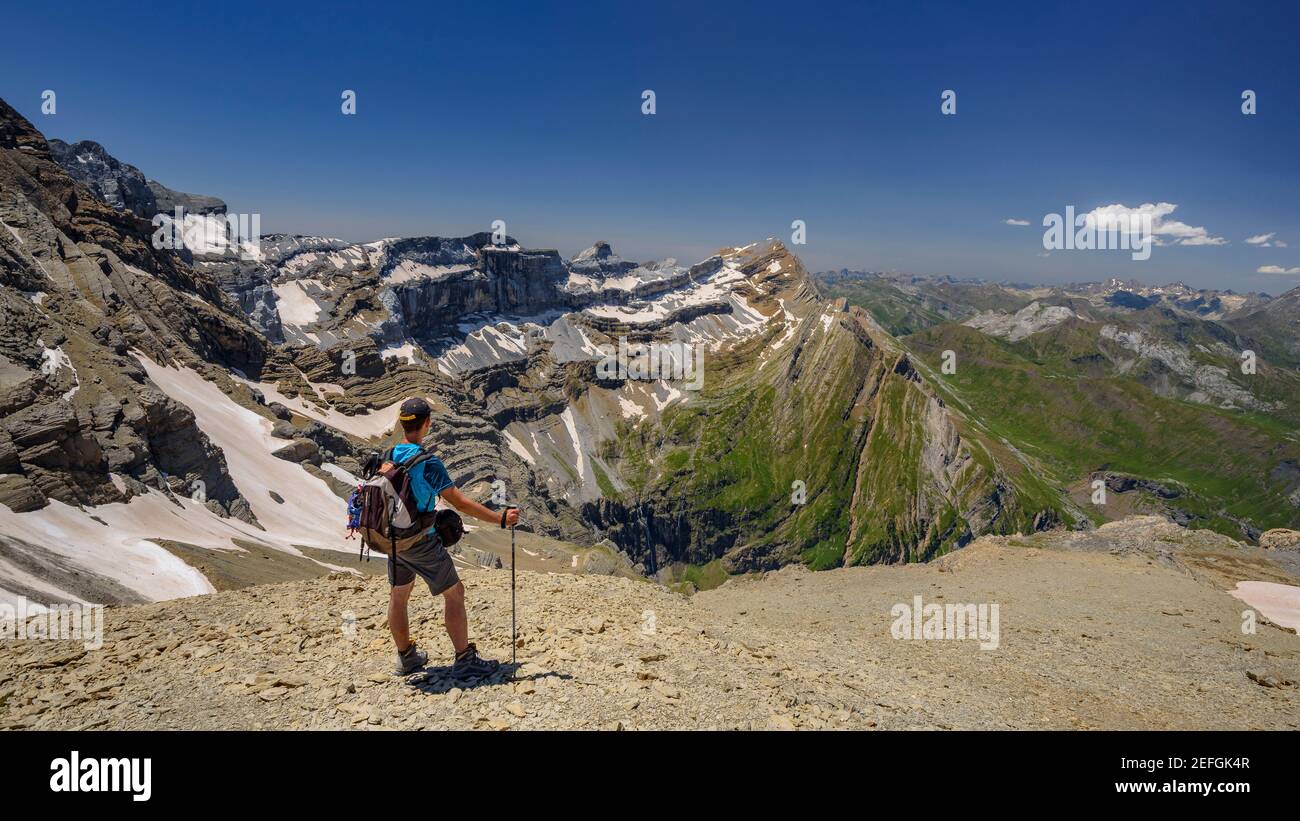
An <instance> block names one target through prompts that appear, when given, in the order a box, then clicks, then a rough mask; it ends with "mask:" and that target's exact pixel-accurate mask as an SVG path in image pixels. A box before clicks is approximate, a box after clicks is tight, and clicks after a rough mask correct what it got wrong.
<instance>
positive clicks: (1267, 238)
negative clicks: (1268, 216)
mask: <svg viewBox="0 0 1300 821" xmlns="http://www.w3.org/2000/svg"><path fill="white" fill-rule="evenodd" d="M1246 244H1247V245H1254V246H1255V247H1256V248H1285V247H1287V245H1286V243H1285V242H1283V241H1282V240H1280V239H1277V234H1275V233H1273V232H1272V231H1270V232H1269V233H1267V234H1256V235H1255V236H1253V237H1246Z"/></svg>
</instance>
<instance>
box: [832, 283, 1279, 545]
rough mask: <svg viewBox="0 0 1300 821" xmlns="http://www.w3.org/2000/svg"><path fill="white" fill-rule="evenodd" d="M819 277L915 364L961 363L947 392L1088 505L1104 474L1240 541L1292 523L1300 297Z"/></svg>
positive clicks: (1115, 484)
mask: <svg viewBox="0 0 1300 821" xmlns="http://www.w3.org/2000/svg"><path fill="white" fill-rule="evenodd" d="M818 278H819V280H820V281H821V282H822V283H823V287H824V288H825V290H826V291H827V292H828V293H829V294H831V295H834V296H839V297H841V298H843V299H846V300H847V301H848V302H850V303H851V304H855V305H859V306H860V307H862V308H864V309H865V310H867V311H868V312H870V313H871V314H872V316H873V317H874V318H876V320H877V321H879V322H880V323H881V324H882V325H883V326H885V327H886V328H887V329H889V330H890V331H891V333H893V334H895V335H897V337H898V339H899V342H900V344H901V345H903V346H904V347H906V348H907V349H908V350H910V351H912V352H914V353H915V354H916V355H917V356H919V357H920V358H922V359H925V360H927V361H931V360H934V359H935V358H937V357H939V356H940V355H941V352H942V351H944V350H951V351H954V352H955V353H956V356H957V362H958V363H959V364H958V367H957V372H956V373H955V374H953V375H952V376H951V377H949V378H947V379H944V380H942V381H941V383H940V384H941V385H942V388H943V394H944V395H945V396H946V397H947V398H948V399H949V401H951V402H952V403H953V404H955V405H957V406H959V407H962V408H964V409H967V410H969V412H970V413H972V414H973V415H974V416H975V417H977V418H979V419H980V420H981V421H982V423H983V424H984V425H986V426H987V427H988V429H989V430H990V432H992V433H994V434H995V435H997V436H999V437H1000V438H1003V439H1005V440H1006V441H1008V442H1012V443H1014V444H1015V446H1016V447H1018V448H1020V449H1023V450H1025V451H1026V452H1029V453H1032V454H1034V455H1036V456H1038V457H1039V458H1040V459H1042V464H1043V466H1044V468H1045V470H1046V473H1045V478H1048V479H1049V480H1050V481H1052V482H1054V483H1056V484H1058V485H1061V486H1065V487H1067V488H1070V489H1071V491H1070V492H1071V495H1072V496H1073V497H1074V498H1076V499H1078V500H1080V501H1081V502H1083V501H1086V500H1089V499H1090V498H1091V495H1090V493H1089V492H1087V491H1088V488H1089V487H1090V486H1091V485H1090V481H1092V480H1095V479H1096V478H1097V477H1101V479H1102V480H1104V481H1105V482H1106V483H1107V484H1108V486H1110V487H1111V488H1112V489H1113V488H1122V489H1123V490H1124V492H1125V495H1126V496H1129V497H1132V498H1126V499H1125V501H1124V504H1125V505H1129V504H1131V505H1135V506H1136V508H1137V509H1140V510H1152V511H1155V512H1160V513H1164V514H1166V515H1169V516H1171V517H1172V518H1174V519H1176V520H1179V521H1181V522H1184V523H1189V524H1191V525H1192V526H1199V527H1211V528H1214V529H1216V530H1219V531H1221V532H1224V533H1227V534H1229V535H1233V536H1236V537H1238V538H1241V537H1245V538H1247V539H1254V538H1256V537H1258V535H1259V532H1260V529H1261V528H1268V527H1282V526H1293V525H1294V523H1295V521H1296V515H1297V510H1300V460H1298V457H1300V453H1298V452H1297V428H1298V427H1300V408H1298V407H1297V401H1296V400H1297V398H1300V310H1298V308H1300V306H1298V305H1297V301H1298V300H1300V289H1294V290H1291V291H1288V292H1286V293H1285V294H1282V295H1281V296H1278V297H1269V296H1268V295H1265V294H1247V295H1239V294H1235V293H1233V292H1231V291H1214V290H1208V289H1193V288H1189V287H1188V286H1185V285H1182V284H1180V283H1174V284H1171V285H1164V286H1157V287H1147V286H1144V285H1142V284H1140V283H1137V282H1133V281H1120V280H1116V279H1112V280H1108V281H1106V282H1100V283H1083V284H1076V285H1066V286H1060V287H1046V286H1043V287H1030V286H1013V285H999V284H993V283H987V282H982V281H978V280H967V281H957V280H954V279H951V278H947V277H936V278H929V277H904V276H898V275H882V274H873V273H855V272H847V271H839V272H833V273H828V274H821V275H818ZM1251 366H1253V370H1252V369H1251ZM1246 371H1251V372H1246ZM1087 509H1089V510H1090V511H1091V512H1093V513H1094V514H1096V513H1100V512H1103V511H1099V510H1098V509H1097V508H1096V507H1095V506H1092V505H1089V506H1088V508H1087ZM1112 515H1113V514H1112ZM1107 518H1109V516H1107Z"/></svg>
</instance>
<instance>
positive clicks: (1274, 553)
mask: <svg viewBox="0 0 1300 821" xmlns="http://www.w3.org/2000/svg"><path fill="white" fill-rule="evenodd" d="M1291 536H1292V538H1291V540H1290V541H1289V542H1288V544H1291V545H1292V549H1291V550H1270V551H1265V550H1261V549H1259V548H1253V547H1249V546H1245V545H1242V544H1240V543H1236V542H1233V541H1232V540H1229V539H1226V538H1224V537H1222V536H1218V535H1216V534H1212V533H1207V532H1204V531H1199V532H1192V531H1186V530H1184V529H1182V528H1180V527H1178V526H1176V525H1172V524H1170V523H1168V522H1165V521H1163V520H1159V519H1155V518H1150V517H1147V518H1139V519H1132V520H1127V521H1125V522H1118V523H1112V524H1108V525H1105V526H1103V527H1101V528H1099V529H1097V530H1095V531H1091V532H1088V533H1063V532H1060V531H1057V532H1051V533H1040V534H1036V535H1034V536H1031V537H1028V538H1027V539H1026V538H1022V537H991V536H986V537H982V538H980V539H978V540H977V541H976V542H975V543H973V544H972V545H969V546H968V547H967V548H966V549H964V550H961V551H958V552H956V553H953V554H950V555H948V556H945V557H943V558H942V559H940V560H937V561H935V562H931V563H929V564H913V565H903V566H874V567H859V568H843V569H838V570H832V571H828V572H824V573H810V572H808V571H807V570H805V569H804V568H801V567H798V566H790V567H787V568H784V569H782V570H780V571H774V572H769V573H764V574H755V575H751V576H745V577H737V578H735V579H732V580H730V581H728V582H727V583H726V584H725V585H723V586H721V587H719V588H717V589H715V590H711V591H707V592H704V593H701V594H699V595H697V596H694V597H690V598H687V597H684V596H680V595H677V594H673V593H670V592H668V591H667V590H665V589H664V588H662V587H660V586H657V585H652V584H648V583H646V582H644V581H636V580H631V579H618V578H608V577H596V576H564V575H546V574H538V573H532V572H523V573H520V575H519V584H520V587H519V603H520V620H519V624H520V646H519V647H518V654H519V661H520V666H519V667H518V668H517V669H514V670H507V671H504V672H503V673H502V674H500V675H498V676H495V677H493V678H491V679H488V680H480V681H473V682H458V681H454V680H452V679H451V678H450V677H449V676H448V675H447V665H448V664H449V662H450V658H449V654H448V651H447V647H446V639H445V636H444V635H443V631H442V625H441V619H440V615H439V614H440V613H441V607H439V606H437V605H436V602H433V601H431V600H430V599H429V598H427V597H426V596H425V595H424V593H423V592H417V594H416V595H415V597H414V599H413V602H412V604H413V612H412V615H413V624H412V629H413V632H414V635H415V636H416V637H417V640H418V641H420V643H421V644H422V646H424V647H425V648H427V649H428V650H430V651H431V658H432V659H433V663H432V665H431V666H430V667H429V668H428V669H426V670H424V671H421V672H419V673H417V674H414V675H412V676H410V677H408V678H406V679H403V678H398V677H395V676H393V675H391V673H390V672H389V666H390V664H391V662H392V649H391V639H390V638H389V637H388V634H387V630H386V626H385V624H384V621H383V618H384V612H385V609H386V602H387V590H386V586H385V584H384V583H383V579H382V578H379V577H370V578H368V579H366V578H360V577H356V576H352V575H348V574H342V573H340V574H336V575H333V576H331V577H329V578H321V579H313V580H308V581H300V582H292V583H285V584H276V585H265V586H261V587H255V588H248V589H245V590H238V591H230V592H223V593H218V594H214V595H210V596H202V597H198V598H192V599H186V600H182V601H174V602H163V603H159V604H148V605H141V606H135V607H123V608H112V609H110V610H109V612H108V614H107V619H106V622H107V626H106V632H105V641H104V645H103V647H101V648H99V649H92V650H87V649H86V648H85V647H84V646H83V645H82V644H80V643H77V642H50V641H25V642H24V641H8V642H3V643H0V726H2V727H5V728H10V729H19V728H33V729H53V728H60V729H74V728H82V729H89V728H96V729H161V728H185V729H193V728H200V729H225V728H243V729H289V728H294V729H298V728H354V729H360V730H385V729H412V730H416V729H443V728H453V729H484V730H517V729H568V728H589V729H625V730H633V729H677V728H683V729H731V728H742V729H769V728H770V729H790V728H852V729H917V728H927V729H996V728H1054V729H1076V728H1077V729H1143V728H1156V729H1196V728H1213V729H1287V728H1291V729H1295V728H1297V727H1298V726H1300V724H1298V719H1297V715H1298V713H1297V706H1298V705H1297V699H1300V687H1298V686H1297V682H1298V681H1300V639H1297V637H1296V635H1295V633H1294V631H1293V630H1292V629H1283V628H1280V627H1279V626H1277V625H1276V624H1275V623H1273V622H1272V621H1271V620H1270V619H1269V618H1267V616H1266V615H1263V614H1260V613H1256V615H1257V616H1258V618H1259V621H1258V629H1257V630H1256V631H1255V632H1253V633H1244V632H1243V631H1242V629H1241V625H1242V623H1243V621H1242V615H1241V614H1242V611H1243V608H1245V607H1247V606H1248V605H1246V604H1245V603H1243V602H1242V601H1239V600H1237V599H1234V598H1233V597H1232V596H1230V595H1229V594H1228V591H1229V590H1231V589H1233V585H1235V584H1236V583H1237V582H1238V581H1240V580H1242V579H1243V578H1250V579H1271V580H1274V581H1278V582H1291V583H1293V582H1294V581H1295V577H1296V572H1297V570H1300V563H1297V562H1296V561H1294V559H1295V557H1297V556H1300V554H1297V553H1295V552H1294V546H1295V544H1296V540H1295V537H1300V534H1296V533H1292V534H1291ZM1283 557H1286V558H1289V559H1291V561H1289V562H1288V561H1286V560H1285V559H1284V558H1283ZM465 575H466V578H467V585H468V588H469V591H470V593H469V599H468V601H469V605H470V624H471V629H472V631H473V634H474V637H475V640H476V641H477V642H478V644H479V646H480V648H481V649H482V650H483V651H484V652H486V653H488V654H490V655H493V656H495V657H497V658H502V657H505V658H507V659H508V657H509V652H508V650H509V647H508V645H509V636H510V632H509V631H510V606H509V601H510V582H509V578H508V576H507V574H506V573H505V572H503V571H486V570H484V571H473V570H470V571H467V572H466V574H465ZM915 596H921V597H922V598H923V600H924V601H925V602H926V603H931V602H940V603H944V602H985V603H988V602H995V603H998V604H999V606H1000V618H999V622H998V634H999V635H998V646H997V648H996V649H989V650H981V649H979V647H978V645H977V643H976V642H974V641H969V640H968V641H961V640H956V641H909V640H898V639H895V638H893V637H892V635H891V629H892V625H893V623H894V621H895V616H894V614H893V613H892V612H891V610H892V608H893V607H894V606H895V605H896V604H898V603H904V604H907V605H908V606H911V605H912V603H913V600H914V597H915Z"/></svg>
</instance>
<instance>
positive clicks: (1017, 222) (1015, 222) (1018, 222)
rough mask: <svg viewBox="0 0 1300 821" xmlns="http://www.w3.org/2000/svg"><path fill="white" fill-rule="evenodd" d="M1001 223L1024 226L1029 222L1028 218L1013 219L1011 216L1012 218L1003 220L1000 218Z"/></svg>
mask: <svg viewBox="0 0 1300 821" xmlns="http://www.w3.org/2000/svg"><path fill="white" fill-rule="evenodd" d="M1002 223H1003V224H1004V225H1017V226H1025V225H1028V224H1029V220H1018V219H1014V218H1012V219H1005V220H1002Z"/></svg>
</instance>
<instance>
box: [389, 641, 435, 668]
mask: <svg viewBox="0 0 1300 821" xmlns="http://www.w3.org/2000/svg"><path fill="white" fill-rule="evenodd" d="M428 663H429V654H428V653H426V652H424V651H423V650H420V649H417V648H416V646H415V642H411V646H410V647H408V648H406V651H405V652H400V653H398V654H397V667H395V668H393V675H395V676H405V675H408V674H410V673H414V672H415V671H416V670H419V669H420V668H421V667H423V666H424V665H426V664H428Z"/></svg>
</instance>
